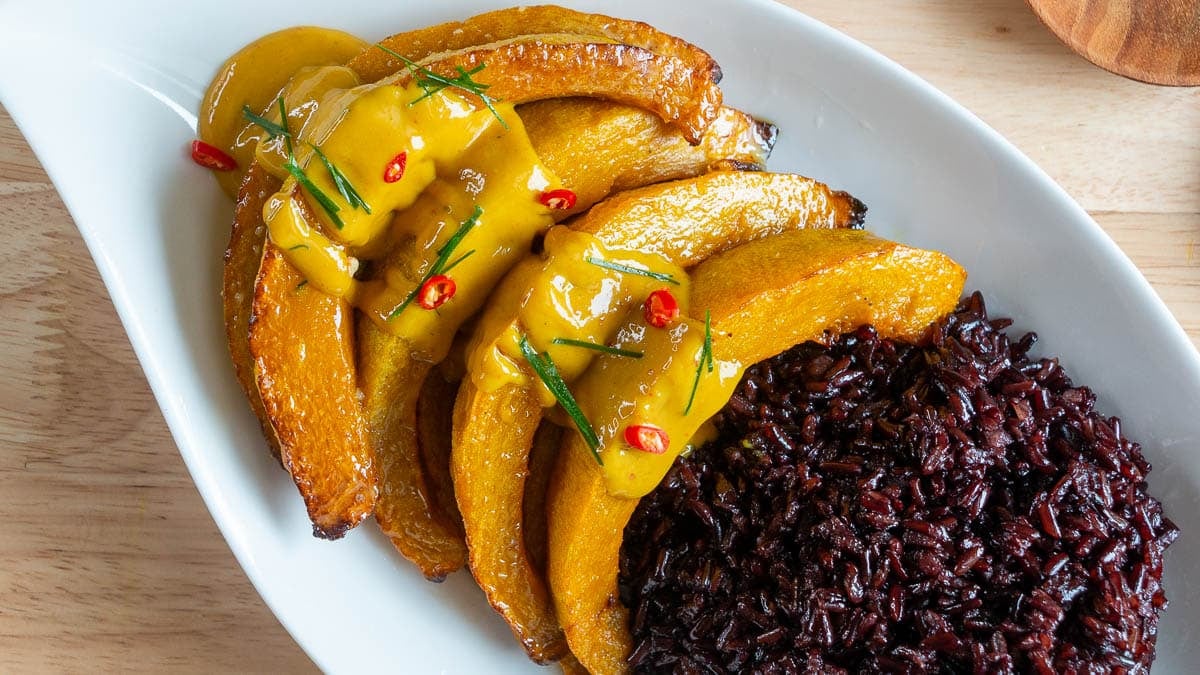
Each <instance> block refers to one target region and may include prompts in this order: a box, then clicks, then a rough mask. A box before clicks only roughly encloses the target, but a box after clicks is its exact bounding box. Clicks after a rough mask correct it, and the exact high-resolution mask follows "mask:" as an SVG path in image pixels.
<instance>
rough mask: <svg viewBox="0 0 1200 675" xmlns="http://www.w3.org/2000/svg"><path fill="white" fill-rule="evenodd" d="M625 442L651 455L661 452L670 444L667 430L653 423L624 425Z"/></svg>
mask: <svg viewBox="0 0 1200 675" xmlns="http://www.w3.org/2000/svg"><path fill="white" fill-rule="evenodd" d="M625 442H626V443H628V444H629V445H631V446H633V447H635V448H637V449H638V450H641V451H642V452H648V453H650V454H652V455H661V454H663V453H664V452H666V451H667V448H668V447H670V445H671V439H670V438H667V432H665V431H663V430H662V428H660V427H657V426H655V425H653V424H630V425H629V426H627V427H625Z"/></svg>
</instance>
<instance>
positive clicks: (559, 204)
mask: <svg viewBox="0 0 1200 675" xmlns="http://www.w3.org/2000/svg"><path fill="white" fill-rule="evenodd" d="M538 201H539V202H541V203H542V204H543V205H544V206H547V207H549V208H552V209H554V210H555V211H566V210H567V209H573V208H575V201H576V197H575V193H574V192H573V191H571V190H568V189H566V188H559V189H558V190H550V191H548V192H543V193H542V196H541V197H538Z"/></svg>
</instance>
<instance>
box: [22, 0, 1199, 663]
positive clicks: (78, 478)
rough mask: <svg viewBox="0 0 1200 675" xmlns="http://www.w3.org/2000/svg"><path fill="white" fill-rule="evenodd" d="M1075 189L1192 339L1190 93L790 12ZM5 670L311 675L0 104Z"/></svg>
mask: <svg viewBox="0 0 1200 675" xmlns="http://www.w3.org/2000/svg"><path fill="white" fill-rule="evenodd" d="M788 4H791V5H793V6H795V7H797V8H799V9H801V10H803V11H806V12H807V13H809V14H810V15H812V16H814V17H816V18H818V19H820V20H822V21H825V22H826V23H829V24H831V25H833V26H835V27H837V28H838V29H841V30H843V31H845V32H846V33H849V34H850V35H852V36H854V37H856V38H858V39H859V40H862V41H863V42H866V43H867V44H869V45H871V46H873V47H875V48H876V49H878V50H880V51H881V52H883V53H884V54H886V55H887V56H890V57H891V58H893V59H895V60H897V61H899V62H900V63H901V64H903V65H904V66H906V67H908V68H910V69H911V70H913V71H915V72H916V73H917V74H918V75H920V76H922V77H924V78H925V79H927V80H929V81H930V82H932V83H933V84H934V85H935V86H937V87H939V88H940V89H942V90H943V91H945V92H946V93H948V94H949V95H950V96H952V97H953V98H955V99H957V100H958V101H959V102H961V103H963V104H964V105H966V106H967V107H968V108H969V109H971V110H972V111H974V112H975V113H976V114H978V115H979V116H980V117H982V118H983V119H984V121H986V122H988V123H989V124H991V125H992V126H994V127H995V128H996V129H998V130H999V131H1000V132H1001V133H1002V134H1004V135H1005V136H1006V137H1008V138H1009V139H1010V140H1012V141H1013V142H1014V143H1015V144H1016V145H1017V146H1018V147H1020V148H1021V149H1022V150H1023V151H1025V152H1026V153H1027V154H1029V155H1030V156H1031V157H1032V158H1033V160H1034V161H1035V162H1037V163H1038V164H1039V165H1041V166H1042V167H1043V168H1045V169H1046V170H1047V171H1048V172H1049V173H1050V175H1051V176H1053V177H1054V178H1055V179H1056V180H1057V181H1058V182H1060V183H1061V184H1062V185H1063V186H1065V187H1066V189H1067V191H1068V192H1069V193H1071V194H1072V195H1073V196H1074V197H1075V199H1077V200H1078V201H1079V202H1080V203H1081V204H1082V205H1083V206H1084V208H1086V209H1087V210H1088V211H1090V212H1091V213H1092V215H1093V216H1094V217H1095V218H1096V220H1097V221H1099V223H1100V224H1101V225H1102V226H1103V227H1104V229H1105V230H1107V231H1108V232H1109V233H1110V234H1111V235H1112V236H1113V238H1114V239H1116V241H1117V243H1118V244H1119V245H1120V246H1121V248H1123V249H1124V250H1125V251H1126V252H1127V253H1128V254H1129V255H1130V256H1131V257H1132V258H1133V260H1134V262H1136V263H1137V265H1138V266H1139V267H1140V268H1141V269H1142V270H1143V272H1144V273H1145V274H1146V276H1147V277H1148V278H1149V279H1150V282H1151V283H1152V284H1153V285H1154V287H1155V289H1156V290H1157V291H1158V293H1159V294H1160V295H1161V296H1162V297H1163V299H1164V300H1166V302H1167V304H1168V305H1169V306H1170V308H1171V310H1172V311H1173V312H1174V313H1175V316H1176V317H1178V318H1179V320H1180V322H1181V323H1182V324H1183V326H1184V328H1185V329H1187V331H1188V333H1189V335H1191V337H1192V339H1193V341H1196V342H1197V343H1198V344H1200V252H1198V251H1196V244H1197V242H1198V241H1200V89H1169V88H1158V87H1152V86H1149V85H1144V84H1139V83H1136V82H1132V81H1128V80H1124V79H1121V78H1119V77H1117V76H1114V75H1110V74H1108V73H1105V72H1103V71H1101V70H1099V69H1097V68H1095V67H1093V66H1090V65H1088V64H1087V63H1086V62H1084V61H1083V60H1081V59H1080V58H1078V57H1076V56H1074V55H1073V54H1072V53H1071V52H1070V51H1068V50H1067V48H1066V47H1064V46H1062V45H1060V44H1059V43H1057V42H1056V41H1055V40H1054V39H1053V38H1052V37H1051V36H1050V35H1049V34H1048V33H1047V31H1046V30H1044V29H1043V27H1042V26H1041V25H1040V24H1038V22H1037V21H1036V20H1035V19H1034V18H1033V16H1032V15H1031V14H1030V12H1029V10H1028V9H1027V8H1026V5H1025V3H1024V2H1023V1H1022V0H973V1H972V2H961V0H872V1H871V2H866V1H865V0H863V1H860V2H845V1H844V0H789V3H788ZM0 231H2V232H4V233H5V237H6V242H7V243H6V245H5V246H3V247H0V354H2V355H3V357H2V359H0V364H2V365H0V523H2V524H0V672H28V671H84V670H86V671H92V670H105V671H111V670H118V669H119V670H123V671H125V670H133V671H161V670H163V669H166V668H170V669H172V670H182V671H239V672H244V671H252V672H265V671H289V672H290V671H309V670H313V669H314V668H313V665H312V663H311V662H310V661H309V660H308V659H307V657H306V656H305V655H304V653H303V652H302V651H301V650H300V648H299V647H297V646H296V644H295V643H294V642H292V640H291V638H289V636H288V635H287V633H286V632H285V631H284V630H283V628H282V627H281V626H280V624H279V622H278V621H276V620H275V618H274V617H273V616H272V614H271V613H270V611H269V610H268V609H267V608H266V606H265V605H264V604H263V603H262V601H261V600H260V599H259V598H258V596H257V594H256V593H255V592H254V589H253V588H252V587H251V586H250V583H249V581H247V579H246V577H245V575H244V574H243V573H242V571H241V569H240V568H239V567H238V565H237V562H236V561H235V560H234V558H233V555H232V554H231V553H230V551H229V549H228V547H227V546H226V544H225V541H224V540H223V539H222V538H221V536H220V534H219V533H218V532H217V529H216V527H215V526H214V525H213V522H212V519H211V518H210V517H209V515H208V512H207V510H206V509H205V507H204V504H203V502H202V501H201V500H200V496H199V494H198V493H197V492H196V489H195V488H194V487H193V485H192V482H191V480H190V478H189V477H188V474H187V472H186V470H185V468H184V465H183V462H182V461H181V459H180V457H179V454H178V452H177V451H176V449H175V445H174V443H173V441H172V440H171V437H170V435H169V433H168V432H167V428H166V425H165V424H164V422H163V418H162V415H161V414H160V412H159V410H158V407H157V405H156V404H155V402H154V399H153V397H152V396H151V394H150V390H149V388H148V386H147V384H146V381H145V378H144V376H143V375H142V372H141V370H140V368H139V367H138V364H137V362H136V360H135V359H134V356H133V352H132V350H131V349H130V346H129V341H128V338H126V336H125V333H124V332H123V331H122V329H121V326H120V323H119V322H118V320H117V316H116V313H115V312H114V310H113V307H112V303H111V301H110V300H109V298H108V295H107V293H106V292H105V289H104V286H103V284H102V283H101V281H100V278H99V276H98V274H97V272H96V268H95V266H94V265H93V263H92V261H91V259H90V258H89V257H88V254H87V252H86V250H85V249H84V246H83V243H82V241H81V240H80V238H79V235H78V233H77V232H76V230H75V226H74V224H73V223H72V221H71V218H70V216H69V215H68V214H67V211H66V209H65V208H64V207H63V205H62V202H61V201H60V199H59V197H58V195H57V194H56V192H55V190H54V188H53V186H52V185H51V184H50V182H49V181H48V180H47V178H46V175H45V174H44V173H43V171H42V169H41V167H40V166H39V164H38V162H37V160H36V159H35V158H34V156H33V154H32V153H31V152H30V150H29V147H28V146H27V145H26V143H25V141H24V139H23V138H22V137H21V134H20V133H19V132H18V131H17V130H16V128H15V127H14V125H13V123H12V120H11V119H10V118H9V117H8V116H7V114H6V113H5V112H4V111H3V109H2V108H0Z"/></svg>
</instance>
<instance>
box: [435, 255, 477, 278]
mask: <svg viewBox="0 0 1200 675" xmlns="http://www.w3.org/2000/svg"><path fill="white" fill-rule="evenodd" d="M474 253H475V249H471V250H470V251H467V252H466V253H464V254H462V255H460V256H458V258H455V260H454V262H452V263H450V264H449V265H446V269H444V270H442V271H441V273H442V274H446V273H447V272H449V271H450V270H452V269H454V268H455V267H458V263H460V262H462V261H464V260H466V259H467V258H470V257H471V255H472V254H474Z"/></svg>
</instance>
